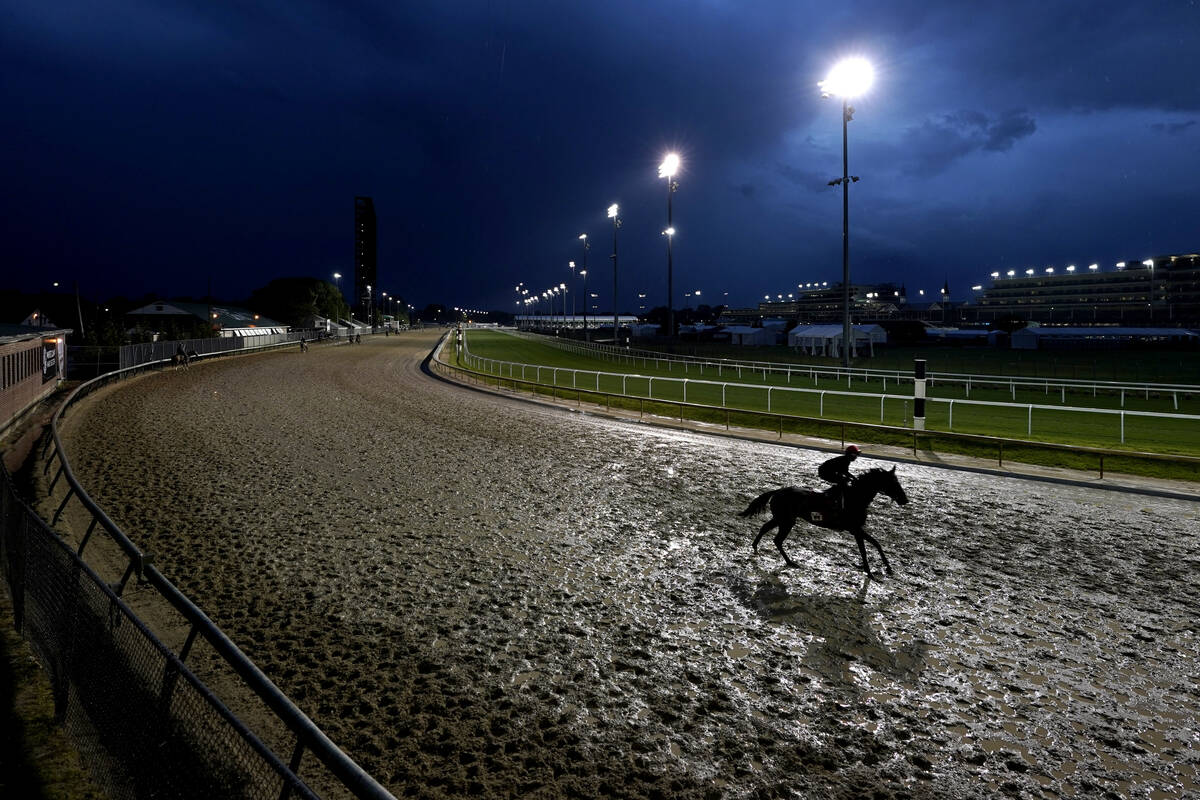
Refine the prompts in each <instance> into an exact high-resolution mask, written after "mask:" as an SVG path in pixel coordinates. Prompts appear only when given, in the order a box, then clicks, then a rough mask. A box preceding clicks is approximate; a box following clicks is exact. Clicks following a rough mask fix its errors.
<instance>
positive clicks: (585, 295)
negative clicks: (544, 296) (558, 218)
mask: <svg viewBox="0 0 1200 800" xmlns="http://www.w3.org/2000/svg"><path fill="white" fill-rule="evenodd" d="M579 241H581V242H583V268H582V269H580V270H579V274H580V275H582V276H583V340H584V341H585V342H590V341H591V340H592V335H591V333H590V332H589V331H588V323H587V308H588V293H587V254H588V250H591V249H592V244H591V242H589V241H588V238H587V234H586V233H581V234H579Z"/></svg>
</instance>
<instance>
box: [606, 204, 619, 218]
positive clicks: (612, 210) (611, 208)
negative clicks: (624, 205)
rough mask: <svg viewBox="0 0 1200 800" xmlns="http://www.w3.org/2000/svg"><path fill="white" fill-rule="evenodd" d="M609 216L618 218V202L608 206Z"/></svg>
mask: <svg viewBox="0 0 1200 800" xmlns="http://www.w3.org/2000/svg"><path fill="white" fill-rule="evenodd" d="M608 218H609V219H616V218H617V204H616V203H613V204H612V205H611V206H609V207H608Z"/></svg>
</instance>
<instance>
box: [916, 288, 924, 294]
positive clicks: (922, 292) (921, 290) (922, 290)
mask: <svg viewBox="0 0 1200 800" xmlns="http://www.w3.org/2000/svg"><path fill="white" fill-rule="evenodd" d="M917 291H918V292H920V293H921V295H922V296H924V294H925V290H924V289H918V290H917Z"/></svg>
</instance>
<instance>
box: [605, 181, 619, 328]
mask: <svg viewBox="0 0 1200 800" xmlns="http://www.w3.org/2000/svg"><path fill="white" fill-rule="evenodd" d="M618 211H619V209H618V208H617V204H616V203H613V204H612V205H611V206H609V207H608V218H609V219H611V220H612V221H613V251H612V262H613V346H614V347H616V346H617V343H618V338H619V337H618V335H617V334H618V333H619V332H620V328H619V327H618V325H617V228H619V227H621V218H620V217H619V216H617V214H618Z"/></svg>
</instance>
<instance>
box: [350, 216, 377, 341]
mask: <svg viewBox="0 0 1200 800" xmlns="http://www.w3.org/2000/svg"><path fill="white" fill-rule="evenodd" d="M375 239H376V227H375V202H374V201H373V200H372V199H371V198H369V197H355V198H354V308H355V311H356V312H357V314H358V316H359V317H361V318H362V319H365V320H367V321H368V322H371V321H372V320H371V314H372V312H373V311H374V310H375V293H376V292H378V291H379V283H378V278H379V274H378V272H379V269H378V267H379V265H378V257H377V251H376V242H375Z"/></svg>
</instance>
